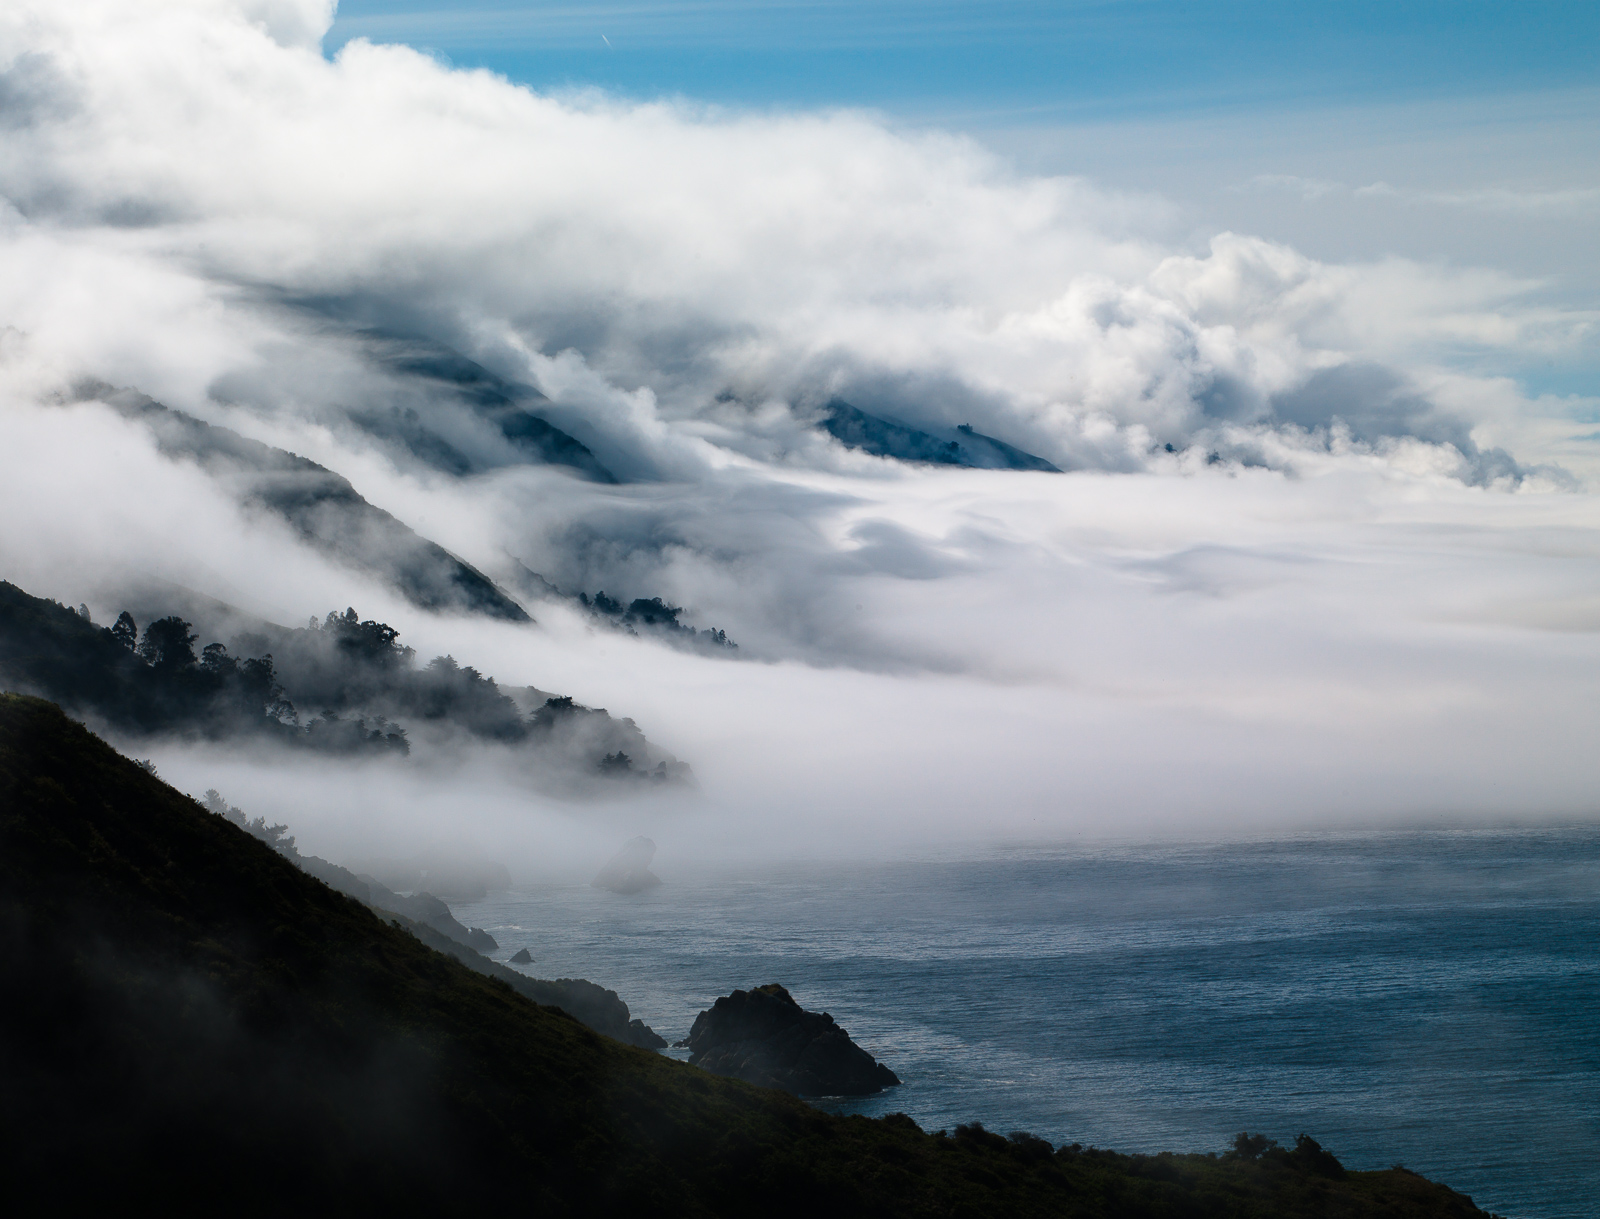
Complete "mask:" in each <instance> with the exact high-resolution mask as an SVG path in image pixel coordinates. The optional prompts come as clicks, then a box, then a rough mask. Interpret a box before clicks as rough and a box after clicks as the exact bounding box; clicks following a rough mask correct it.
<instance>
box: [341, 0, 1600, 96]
mask: <svg viewBox="0 0 1600 1219" xmlns="http://www.w3.org/2000/svg"><path fill="white" fill-rule="evenodd" d="M360 35H366V36H368V37H371V38H373V39H374V40H376V41H400V42H407V43H411V44H413V45H416V46H421V47H427V48H429V49H432V50H434V51H437V52H439V53H441V54H443V55H445V56H447V57H448V58H449V59H450V60H451V61H452V62H454V63H457V64H460V65H463V66H468V65H470V66H486V67H490V68H493V69H494V70H496V71H499V72H503V73H505V74H507V75H509V76H511V77H513V78H514V79H517V80H522V81H526V82H529V83H531V84H534V85H536V86H538V87H541V88H550V87H559V86H571V85H595V86H601V87H604V88H606V89H608V90H611V91H615V92H619V93H623V94H627V95H631V96H642V97H653V96H659V95H662V94H683V95H687V96H689V97H693V98H698V99H703V100H707V101H713V102H720V103H727V104H734V105H739V106H758V107H759V106H769V105H783V106H787V105H805V106H816V105H841V104H842V105H852V106H856V105H865V106H873V107H879V108H883V109H886V110H889V111H891V112H904V113H910V114H939V115H942V116H944V117H946V118H947V120H954V121H957V122H960V121H962V120H965V121H971V122H994V121H1001V120H1007V121H1025V122H1026V121H1032V122H1050V121H1058V120H1061V119H1064V118H1082V117H1086V116H1111V115H1117V116H1126V115H1149V114H1158V113H1170V112H1174V111H1190V110H1192V109H1194V108H1195V107H1208V108H1209V107H1282V106H1286V105H1287V106H1304V105H1308V104H1310V105H1327V104H1331V103H1339V102H1351V101H1360V102H1363V103H1371V102H1373V101H1378V100H1397V99H1417V98H1429V97H1457V96H1481V95H1484V94H1496V93H1505V92H1524V91H1528V90H1549V89H1557V88H1563V87H1573V86H1584V85H1588V84H1592V83H1593V82H1594V80H1595V77H1596V72H1597V67H1600V61H1597V47H1600V5H1596V4H1594V3H1592V2H1589V3H1574V2H1568V0H1557V2H1551V3H1533V4H1507V3H1503V2H1501V3H1481V2H1475V0H1423V2H1415V0H1410V2H1407V0H1400V2H1390V3H1375V2H1372V0H1346V2H1342V3H1328V2H1326V0H1310V2H1305V3H1283V2H1271V3H1264V2H1262V0H1241V2H1237V3H1231V4H1197V3H1183V2H1179V0H1065V2H1057V3H1034V2H1028V0H989V2H979V3H974V2H971V0H923V2H921V3H910V2H908V0H852V2H848V3H841V2H836V0H821V2H813V3H806V4H795V3H783V2H776V3H765V2H761V0H745V2H737V0H734V2H730V0H699V2H694V3H683V2H681V0H630V2H626V3H592V4H582V3H572V2H571V0H568V2H566V3H560V2H554V3H553V2H550V0H467V3H465V4H454V5H447V4H441V3H439V2H438V0H343V2H342V3H341V4H340V8H339V15H338V20H337V23H336V24H335V26H334V29H333V32H332V36H331V37H330V39H329V40H328V46H329V47H330V48H336V47H337V46H339V45H341V44H342V43H343V42H344V41H346V40H347V39H349V38H351V37H356V36H360Z"/></svg>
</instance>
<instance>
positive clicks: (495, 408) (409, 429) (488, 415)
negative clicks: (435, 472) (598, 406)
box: [351, 337, 617, 483]
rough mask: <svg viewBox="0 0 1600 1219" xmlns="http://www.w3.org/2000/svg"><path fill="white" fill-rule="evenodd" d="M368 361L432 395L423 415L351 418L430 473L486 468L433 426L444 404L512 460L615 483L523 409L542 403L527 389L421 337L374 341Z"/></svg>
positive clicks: (570, 440) (583, 449)
mask: <svg viewBox="0 0 1600 1219" xmlns="http://www.w3.org/2000/svg"><path fill="white" fill-rule="evenodd" d="M374 355H375V356H376V357H377V362H378V363H379V364H380V365H381V366H383V367H386V368H388V369H390V370H392V371H393V372H395V373H397V374H399V375H401V376H402V377H405V378H407V379H409V380H411V381H412V382H414V383H415V384H417V385H418V386H419V387H424V388H425V389H426V390H430V391H433V392H431V393H429V395H428V396H429V399H430V402H429V406H430V411H429V414H428V416H426V417H424V416H420V415H419V414H418V413H417V412H416V411H414V410H410V411H407V410H401V409H399V408H396V407H391V408H389V409H388V410H385V411H377V410H367V411H354V412H352V414H351V418H352V419H353V420H354V421H355V422H356V423H358V424H359V425H360V426H361V427H363V428H365V429H366V430H367V431H369V432H371V433H372V434H373V435H375V436H380V437H384V438H389V439H394V440H398V441H399V442H400V443H401V444H403V445H404V446H405V447H406V448H407V449H408V450H409V451H410V452H411V453H412V455H413V456H416V457H420V458H422V459H423V460H424V461H426V462H427V463H428V464H430V465H432V466H434V467H435V468H438V469H442V470H447V471H448V472H450V473H452V474H467V473H471V472H472V471H474V470H476V469H481V468H483V467H484V466H485V465H486V464H488V462H487V461H486V459H485V457H483V456H478V457H476V458H474V457H473V456H471V455H468V454H466V453H463V452H461V451H460V449H459V448H457V447H456V446H454V445H452V444H451V442H450V440H449V439H448V438H447V436H446V435H445V434H443V432H444V429H441V428H440V427H439V426H437V424H435V423H434V418H435V417H436V416H437V415H438V413H439V412H440V411H441V410H442V409H444V403H445V402H451V403H453V404H454V405H456V406H458V407H459V408H461V409H462V410H463V411H464V412H466V413H468V414H470V415H472V416H475V417H476V418H478V419H480V420H482V421H484V422H486V423H488V424H490V425H492V427H493V428H494V429H495V430H496V431H498V432H499V434H500V436H501V437H502V438H503V439H504V440H505V442H506V443H507V445H508V446H509V447H510V450H511V455H514V457H515V458H516V459H520V460H522V461H526V462H532V463H534V464H538V465H553V466H566V467H568V468H569V469H572V470H575V471H577V472H578V473H580V474H583V475H584V476H586V477H587V478H589V479H592V480H593V481H595V482H600V483H614V482H616V481H617V479H616V477H615V476H614V475H613V474H612V473H611V471H610V470H608V469H606V468H605V466H603V465H601V464H600V462H599V460H598V459H597V458H596V457H595V455H594V454H593V453H592V452H590V451H589V449H588V447H587V446H586V445H584V444H583V443H582V442H580V441H579V440H577V439H576V438H575V437H572V436H569V435H568V434H567V433H566V432H564V431H562V430H561V429H560V428H558V427H556V426H555V425H554V424H552V423H551V422H550V421H549V420H547V419H544V418H542V417H541V416H539V415H536V414H534V413H533V412H532V411H531V410H529V409H528V408H529V407H537V406H539V404H541V403H542V404H545V405H549V401H550V400H549V399H548V398H546V397H545V396H544V395H543V394H542V393H540V392H539V391H538V390H537V389H535V388H534V387H533V386H531V385H522V384H517V383H514V382H511V381H507V380H505V379H504V378H503V377H498V376H496V375H495V374H494V373H492V372H490V371H489V370H488V369H487V368H485V367H484V366H483V365H482V364H479V363H477V362H476V361H475V360H469V359H467V357H466V356H464V355H462V354H461V353H460V352H458V351H455V350H452V349H451V348H449V347H446V346H444V345H443V344H442V343H435V342H433V341H431V340H428V339H423V338H406V339H398V338H390V339H384V338H381V337H380V338H378V339H377V340H375V342H374ZM441 400H443V401H441Z"/></svg>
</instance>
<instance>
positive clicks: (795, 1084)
mask: <svg viewBox="0 0 1600 1219" xmlns="http://www.w3.org/2000/svg"><path fill="white" fill-rule="evenodd" d="M678 1044H679V1045H680V1046H687V1047H688V1048H689V1049H690V1050H691V1051H692V1053H691V1055H690V1057H689V1061H690V1062H691V1063H693V1064H695V1065H696V1066H700V1067H704V1068H705V1069H706V1070H708V1071H714V1072H716V1073H717V1074H718V1075H732V1076H734V1077H735V1078H738V1079H743V1080H746V1081H747V1082H749V1083H753V1084H761V1085H763V1086H765V1087H769V1088H782V1089H784V1091H786V1092H793V1093H795V1094H796V1095H798V1096H871V1095H872V1094H873V1093H876V1092H882V1091H883V1090H884V1089H885V1088H889V1087H893V1086H894V1085H895V1084H898V1083H899V1082H900V1079H899V1077H898V1076H896V1075H895V1073H894V1072H893V1071H891V1070H890V1069H889V1068H888V1067H886V1066H884V1065H883V1064H882V1063H881V1062H878V1061H877V1060H876V1059H874V1058H873V1057H872V1055H871V1054H869V1053H867V1052H866V1051H865V1050H863V1049H862V1048H861V1047H860V1046H858V1045H857V1044H856V1043H855V1042H853V1041H851V1040H850V1034H849V1033H847V1032H846V1031H845V1030H844V1029H843V1028H841V1027H840V1026H839V1025H837V1024H835V1023H834V1020H833V1017H832V1016H830V1015H828V1013H827V1012H808V1011H806V1010H805V1009H804V1008H803V1007H801V1006H800V1005H799V1004H798V1003H796V1002H795V1001H794V997H793V996H792V995H790V994H789V992H788V991H787V990H785V989H784V988H783V987H781V986H779V985H777V983H772V984H769V985H767V986H758V987H756V988H755V989H754V990H748V991H746V990H736V991H734V992H733V994H731V995H725V996H724V997H722V998H721V999H718V1000H717V1001H716V1002H715V1003H714V1004H712V1005H711V1008H710V1010H709V1011H704V1012H701V1013H700V1014H699V1015H698V1016H697V1017H695V1022H694V1027H693V1028H692V1029H690V1030H689V1036H688V1038H687V1039H686V1040H684V1041H680V1042H679V1043H678Z"/></svg>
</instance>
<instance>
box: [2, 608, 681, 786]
mask: <svg viewBox="0 0 1600 1219" xmlns="http://www.w3.org/2000/svg"><path fill="white" fill-rule="evenodd" d="M199 640H200V636H199V635H198V634H196V633H195V629H194V626H193V624H192V623H191V622H189V621H188V620H187V619H185V618H184V617H182V616H180V615H176V614H167V615H163V616H160V617H157V618H155V619H154V620H153V621H150V622H148V623H147V624H146V625H145V626H144V628H143V630H142V631H141V630H140V627H139V624H138V623H137V622H136V621H135V620H134V617H133V615H132V614H131V613H129V612H128V611H126V610H124V611H123V612H122V613H121V615H120V616H119V617H118V618H117V620H116V622H115V623H114V624H113V625H112V626H111V627H110V628H105V627H99V626H96V625H95V624H94V623H93V621H92V620H91V619H90V617H89V611H88V609H87V608H86V607H80V608H79V609H77V610H72V609H69V608H68V607H66V606H64V605H60V604H58V603H57V602H54V601H47V600H44V599H42V598H38V597H32V596H29V595H28V594H27V593H25V592H23V591H22V590H21V589H19V588H17V587H16V586H15V585H11V584H6V583H4V582H0V688H5V687H10V688H15V689H21V690H27V691H30V692H36V693H39V694H43V695H45V696H46V697H48V698H50V699H53V700H54V701H56V702H58V703H60V704H62V705H63V706H65V707H68V708H70V709H72V710H74V711H76V712H79V713H82V714H87V715H92V716H94V717H96V718H98V719H100V720H102V721H104V722H106V723H107V724H109V725H111V726H114V727H116V728H119V729H123V730H128V731H132V732H135V733H140V734H147V735H148V734H158V733H160V734H165V733H179V734H184V735H198V736H203V737H206V738H210V739H224V738H234V737H244V736H250V737H257V738H267V739H272V740H276V741H279V742H281V743H284V744H287V745H291V746H293V747H296V748H305V749H312V750H317V751H319V752H325V753H337V754H384V753H394V754H407V753H409V752H410V751H411V748H412V741H411V731H414V730H423V731H426V732H427V733H428V734H429V735H430V736H458V737H465V738H468V739H474V740H479V741H486V742H493V743H498V744H504V745H512V746H521V747H525V748H531V749H540V750H544V751H546V752H547V753H548V754H549V755H550V756H551V757H552V758H554V759H556V760H559V761H560V762H561V763H563V764H564V765H565V766H567V767H568V768H572V767H576V768H577V769H578V770H580V771H585V772H587V773H589V774H598V775H605V776H612V777H622V778H633V779H639V778H641V777H646V778H649V779H652V780H657V781H663V780H667V779H671V778H676V777H680V776H681V775H683V774H684V773H686V770H687V768H686V767H683V766H682V765H681V764H678V763H676V762H674V761H672V760H670V759H662V760H660V761H657V762H656V763H655V765H654V766H653V767H650V766H648V764H646V763H645V760H646V759H648V758H649V757H650V753H651V750H650V746H649V742H647V741H646V740H645V737H644V734H643V733H642V732H640V731H639V728H638V726H637V725H636V724H634V722H633V721H632V720H631V719H614V718H613V717H612V716H611V715H610V714H609V713H608V712H607V711H606V710H605V709H604V708H591V707H585V706H583V705H582V704H580V703H577V702H575V701H574V700H573V699H571V698H569V697H563V696H551V695H547V694H544V693H543V692H540V693H539V697H540V698H541V699H542V702H541V703H540V705H538V706H536V707H535V708H533V710H532V713H531V714H524V712H523V708H522V707H521V706H519V705H518V703H517V701H516V699H514V698H513V697H511V695H509V694H507V693H506V692H505V691H503V690H502V689H501V688H500V687H499V685H498V684H497V683H496V682H495V679H494V678H493V677H489V676H486V675H485V674H483V673H480V672H479V671H478V670H477V669H475V668H473V667H472V666H470V665H461V664H459V663H457V661H456V660H455V658H454V657H453V656H449V655H445V656H436V657H434V658H433V659H432V660H431V661H429V662H428V663H427V664H426V665H422V666H419V665H418V664H417V663H416V652H415V650H414V649H413V648H411V647H408V646H406V645H405V644H403V643H401V642H400V632H399V631H398V630H397V629H396V628H395V627H393V626H390V625H389V624H388V623H386V622H379V621H376V620H374V619H370V618H362V617H361V615H360V614H358V613H357V612H356V611H355V609H354V608H353V607H352V608H347V609H345V610H344V611H343V612H339V611H330V612H329V613H328V614H327V616H326V617H324V618H322V619H320V620H318V619H312V620H311V621H310V622H309V623H308V624H307V625H306V626H305V627H302V628H299V629H291V628H284V627H278V626H273V625H271V624H266V623H262V624H259V629H254V630H247V631H243V632H240V633H238V634H237V635H235V637H234V638H233V639H232V640H231V641H230V642H231V645H232V646H231V649H230V647H229V646H228V645H225V644H223V643H220V642H211V643H208V644H206V645H205V646H204V647H203V648H201V649H200V650H199V651H198V652H197V651H196V648H195V645H196V644H197V643H198V642H199ZM306 707H315V708H318V712H317V713H316V714H313V715H311V716H309V717H307V716H305V715H304V713H303V712H302V710H300V709H301V708H306ZM405 724H409V725H411V728H410V729H408V728H407V727H405V726H403V725H405ZM636 762H637V763H639V764H637V765H636Z"/></svg>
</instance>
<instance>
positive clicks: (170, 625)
mask: <svg viewBox="0 0 1600 1219" xmlns="http://www.w3.org/2000/svg"><path fill="white" fill-rule="evenodd" d="M192 625H193V623H189V622H185V621H184V620H183V619H182V618H179V617H178V616H177V615H176V614H173V615H170V616H169V617H166V618H157V619H156V620H155V621H154V622H152V623H151V624H150V625H149V626H147V627H145V628H144V638H142V639H140V640H139V655H140V656H142V657H144V659H145V660H146V661H147V662H148V663H149V664H151V665H153V666H154V667H155V668H158V669H183V668H187V667H188V666H189V665H192V664H194V663H195V657H194V641H195V640H196V639H198V638H200V637H199V636H198V635H191V634H190V633H189V628H190V626H192Z"/></svg>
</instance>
